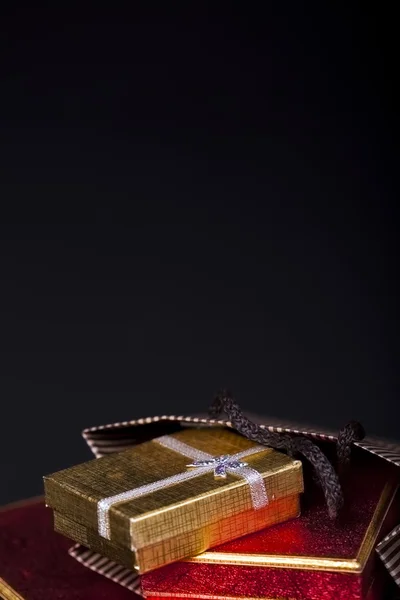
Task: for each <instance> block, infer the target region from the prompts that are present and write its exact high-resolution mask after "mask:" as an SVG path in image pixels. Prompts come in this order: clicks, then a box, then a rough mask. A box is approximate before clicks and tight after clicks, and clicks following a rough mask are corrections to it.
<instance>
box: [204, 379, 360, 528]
mask: <svg viewBox="0 0 400 600" xmlns="http://www.w3.org/2000/svg"><path fill="white" fill-rule="evenodd" d="M222 412H224V413H225V414H226V415H227V416H228V418H229V420H230V422H231V423H232V426H233V427H234V428H235V429H236V430H237V431H238V432H239V433H241V434H242V435H244V436H245V437H247V438H248V439H249V440H252V441H254V442H257V443H259V444H263V445H265V446H269V447H271V448H275V449H276V450H282V451H286V452H287V453H288V454H289V455H291V456H294V455H295V454H301V455H302V456H304V457H305V458H306V459H307V460H308V461H309V462H310V463H311V465H312V466H313V467H314V469H315V472H316V475H317V478H318V481H319V483H320V485H321V487H322V490H323V492H324V496H325V500H326V504H327V507H328V512H329V516H330V517H331V518H335V517H336V516H337V515H338V513H339V511H340V509H341V507H342V506H343V493H342V488H341V485H340V481H339V477H338V474H337V473H336V471H335V469H334V467H333V465H332V464H331V463H330V462H329V460H328V458H327V457H326V456H325V454H324V453H323V452H322V450H321V449H320V448H319V447H318V446H317V445H316V444H314V442H312V441H311V440H310V439H308V438H306V437H301V436H296V437H294V436H292V435H289V434H287V433H276V432H271V431H268V429H265V428H263V427H260V426H259V425H257V424H256V423H253V422H252V421H250V419H248V418H247V417H246V416H245V415H244V414H243V413H242V411H241V409H240V408H239V405H238V404H237V402H236V401H235V400H234V398H233V396H232V394H231V393H230V392H228V391H227V390H222V391H220V392H218V393H217V395H216V396H215V398H214V401H213V403H212V405H211V407H210V410H209V414H210V417H212V418H216V417H218V415H220V414H221V413H222ZM364 437H365V431H364V429H363V427H362V425H360V423H358V422H357V421H350V423H348V424H347V425H346V426H345V427H344V428H343V429H342V430H341V431H340V432H339V436H338V440H337V456H338V461H339V465H340V468H341V469H344V468H345V467H346V465H347V464H348V462H349V459H350V454H351V445H352V443H353V442H355V441H359V440H362V439H363V438H364Z"/></svg>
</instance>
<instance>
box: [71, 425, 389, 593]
mask: <svg viewBox="0 0 400 600" xmlns="http://www.w3.org/2000/svg"><path fill="white" fill-rule="evenodd" d="M248 416H249V417H250V418H251V420H252V421H255V422H258V423H259V424H260V426H261V427H265V428H266V429H268V430H269V431H272V432H279V433H292V434H297V435H304V436H306V437H309V438H313V439H316V440H321V441H324V440H328V441H335V440H336V439H337V435H336V434H335V433H334V432H332V431H328V430H321V429H319V428H318V430H317V429H316V428H315V427H311V426H304V425H302V426H300V425H298V424H295V423H287V422H286V423H280V422H278V421H276V420H274V419H266V418H263V419H262V421H263V422H264V423H265V421H266V420H268V423H269V425H265V424H263V422H262V421H261V419H260V417H254V416H253V415H248ZM199 424H200V425H201V424H204V425H209V426H213V425H215V426H218V425H224V426H226V427H232V425H231V423H230V422H229V421H225V420H215V419H207V418H205V417H186V416H182V415H181V416H174V415H163V416H157V417H147V418H144V419H136V420H134V421H123V422H121V423H112V424H109V425H101V426H99V427H92V428H90V429H85V430H84V431H83V433H82V435H83V437H84V439H85V441H86V443H87V444H88V446H89V448H90V449H91V451H92V452H93V454H94V456H95V457H96V458H99V457H101V456H105V455H106V454H111V453H112V452H121V451H122V450H126V449H127V448H130V447H132V446H134V445H136V444H138V443H141V442H143V441H147V440H150V439H152V438H155V437H158V436H159V435H165V433H171V432H173V431H178V430H179V429H181V428H182V427H190V426H196V425H199ZM356 445H357V446H359V447H360V448H363V449H364V450H366V451H367V452H371V453H372V454H375V455H377V456H379V457H380V458H382V459H384V460H387V461H388V462H390V463H392V464H395V465H397V466H398V467H400V442H394V441H387V440H381V439H378V438H368V437H367V438H365V439H364V440H363V441H362V442H357V443H356ZM377 553H378V555H379V556H380V558H381V560H382V562H383V564H384V565H385V567H386V568H387V570H388V571H389V573H390V574H391V576H392V577H393V579H394V581H395V582H396V584H397V585H398V586H399V587H400V525H398V526H397V527H396V528H395V529H394V530H393V531H392V532H391V533H390V534H389V535H387V536H386V537H385V538H384V539H383V540H382V542H381V543H380V544H379V545H378V547H377ZM70 554H71V556H73V557H74V558H76V560H78V561H79V562H81V563H82V564H83V565H85V566H86V567H88V568H90V569H92V570H93V571H96V572H97V573H100V574H101V575H104V576H105V577H108V578H109V579H112V580H113V581H115V582H117V583H119V584H121V585H123V586H125V587H127V588H128V589H130V590H132V591H133V592H135V593H136V594H140V577H139V576H138V575H137V574H136V573H134V572H132V571H129V570H128V569H126V568H125V567H121V566H120V565H118V564H117V563H115V562H113V561H111V560H109V559H107V558H104V557H102V556H100V554H97V553H95V552H92V551H91V550H88V549H87V548H84V547H83V546H80V545H79V544H76V545H75V546H74V547H73V548H71V549H70Z"/></svg>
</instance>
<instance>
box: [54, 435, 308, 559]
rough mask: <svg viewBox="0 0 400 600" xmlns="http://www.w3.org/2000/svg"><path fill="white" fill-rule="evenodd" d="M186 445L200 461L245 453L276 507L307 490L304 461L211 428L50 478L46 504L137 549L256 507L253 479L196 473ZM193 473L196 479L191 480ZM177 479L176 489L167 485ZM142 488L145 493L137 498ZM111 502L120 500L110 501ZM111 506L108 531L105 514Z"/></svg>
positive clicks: (154, 442) (159, 440)
mask: <svg viewBox="0 0 400 600" xmlns="http://www.w3.org/2000/svg"><path fill="white" fill-rule="evenodd" d="M166 438H168V439H167V440H166ZM167 442H168V443H167ZM177 444H178V445H177ZM185 446H186V447H187V446H190V448H192V449H195V450H196V451H198V452H200V456H202V454H201V453H207V455H212V456H216V457H221V456H226V455H229V456H232V455H237V454H238V453H241V454H245V455H246V456H245V457H244V458H242V459H240V460H243V461H245V463H246V464H247V468H248V469H250V470H251V471H252V472H253V473H254V472H256V474H257V477H258V478H259V479H261V481H262V483H263V487H264V490H265V492H266V498H267V501H268V502H273V501H274V500H276V499H279V498H282V497H285V496H289V495H293V494H299V493H300V492H302V491H303V479H302V465H301V462H300V461H296V460H293V459H291V458H290V457H288V456H286V455H285V454H282V453H280V452H276V451H275V450H272V449H270V448H266V447H260V446H257V445H256V444H254V443H253V442H250V441H249V440H247V439H246V438H244V437H242V436H240V435H238V434H236V433H233V432H232V431H229V430H226V429H223V428H209V427H208V428H204V427H203V428H191V429H187V430H183V431H179V432H176V433H173V434H171V435H169V436H162V437H161V438H156V439H154V440H151V441H149V442H145V443H143V444H139V445H137V446H134V447H132V448H128V449H127V450H125V451H123V452H119V453H116V454H111V455H108V456H104V457H102V458H100V459H97V460H91V461H88V462H86V463H83V464H80V465H77V466H74V467H71V468H69V469H64V470H63V471H59V472H58V473H55V474H53V475H49V476H47V477H45V478H44V482H45V493H46V503H47V505H48V506H50V507H51V508H53V509H54V510H56V511H58V512H59V513H61V514H65V515H68V516H70V517H71V519H73V520H74V521H75V522H77V523H80V524H81V525H84V526H85V527H88V528H92V529H95V530H98V531H99V535H103V537H108V539H110V540H117V541H118V544H120V545H122V546H124V547H128V548H130V549H131V550H137V549H140V548H143V547H146V546H148V545H151V544H155V543H157V542H158V541H161V540H165V539H169V538H173V537H174V536H177V535H182V534H184V533H185V532H189V531H192V530H193V529H196V528H201V527H203V526H204V525H206V524H209V523H211V522H213V521H217V520H218V519H220V518H221V517H222V516H223V517H225V518H226V517H229V516H233V515H236V514H239V513H242V512H245V511H248V510H251V509H252V508H254V493H253V492H254V488H252V486H251V485H250V484H249V478H248V477H244V476H241V475H240V473H239V471H238V474H236V473H235V471H234V468H235V466H234V465H233V466H232V464H231V463H229V460H228V467H229V464H231V466H232V468H231V469H230V470H229V468H228V470H227V471H226V472H225V473H222V474H221V476H220V477H215V473H214V472H213V471H214V467H215V471H216V470H217V468H222V470H223V465H222V467H221V464H218V465H213V467H212V469H211V470H210V468H211V467H208V470H207V469H205V468H204V465H198V466H197V467H196V466H195V467H193V466H192V467H190V468H188V465H190V464H192V465H193V464H194V463H196V462H198V461H193V460H190V459H188V454H186V455H185V454H182V453H181V450H182V447H183V448H184V447H185ZM200 462H204V461H200ZM205 462H207V461H205ZM239 462H240V461H239ZM188 472H191V473H193V476H192V477H191V478H189V479H187V478H186V477H187V473H188ZM195 472H196V473H195ZM181 475H182V478H181V479H179V478H180V477H181ZM177 476H178V479H177V480H175V481H174V483H173V484H172V485H159V483H160V481H164V482H165V481H166V479H167V478H176V477H177ZM145 486H146V488H145ZM147 486H148V487H147ZM139 488H140V489H141V490H142V491H143V490H144V492H143V493H142V492H139V493H137V494H136V495H135V493H134V494H133V496H132V495H129V494H130V492H131V491H132V490H135V491H136V490H138V489H139ZM146 490H147V491H146ZM256 491H257V490H256ZM127 492H129V494H128V496H125V494H126V493H127ZM256 496H257V494H256ZM110 498H114V499H117V501H113V502H109V503H108V502H107V501H106V502H105V499H110ZM258 499H259V496H258ZM104 502H105V505H106V507H107V519H108V529H107V528H105V527H104V523H102V522H101V515H100V512H99V506H103V505H104ZM102 514H103V516H104V510H103V513H102Z"/></svg>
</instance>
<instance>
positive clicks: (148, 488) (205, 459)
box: [97, 435, 268, 540]
mask: <svg viewBox="0 0 400 600" xmlns="http://www.w3.org/2000/svg"><path fill="white" fill-rule="evenodd" d="M153 442H157V444H160V445H161V446H164V448H169V449H170V450H173V451H174V452H178V453H179V454H182V455H183V456H186V457H187V458H190V459H191V460H192V461H193V462H192V463H191V464H189V465H187V466H188V467H189V468H190V470H188V471H183V472H182V473H178V474H177V475H172V476H171V477H166V478H165V479H160V480H159V481H154V482H153V483H149V484H147V485H142V486H140V487H138V488H135V489H133V490H128V491H126V492H122V493H120V494H116V495H115V496H109V497H108V498H103V500H100V501H99V502H98V504H97V520H98V531H99V535H101V537H104V538H106V539H108V540H109V539H110V537H111V532H110V514H109V511H110V508H111V507H112V506H114V504H119V503H120V502H128V501H130V500H134V499H135V498H140V497H142V496H145V495H147V494H152V493H153V492H156V491H158V490H161V489H164V488H167V487H169V486H171V485H176V484H177V483H181V482H183V481H188V480H190V479H193V478H195V477H199V476H200V475H203V474H204V473H211V472H214V475H215V477H222V478H225V477H226V476H227V474H228V473H229V474H232V475H236V476H238V477H242V478H243V479H245V480H246V481H247V483H248V484H249V488H250V494H251V501H252V505H253V508H254V509H256V510H258V509H260V508H263V507H264V506H266V505H267V504H268V496H267V492H266V489H265V484H264V480H263V478H262V475H261V474H260V473H259V472H258V471H256V470H255V469H252V468H251V467H249V466H248V465H247V463H245V462H242V460H241V459H242V458H245V457H246V456H251V455H252V454H258V453H259V452H265V451H266V450H267V448H266V447H265V446H254V447H253V448H248V449H247V450H243V451H242V452H238V453H237V454H232V455H224V456H213V455H212V454H209V453H208V452H202V451H201V450H197V449H196V448H193V447H192V446H189V445H188V444H185V443H184V442H181V441H179V440H177V439H176V438H174V437H172V436H169V435H164V436H162V437H159V438H156V439H154V440H153Z"/></svg>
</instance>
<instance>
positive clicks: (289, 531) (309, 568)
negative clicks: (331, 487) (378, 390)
mask: <svg viewBox="0 0 400 600" xmlns="http://www.w3.org/2000/svg"><path fill="white" fill-rule="evenodd" d="M354 454H355V456H354V458H353V459H352V466H351V470H350V476H349V477H347V478H346V480H345V481H344V482H343V491H344V496H345V507H344V509H343V510H342V512H341V515H340V517H339V518H338V519H337V520H336V521H331V520H330V519H329V517H328V516H327V510H326V507H325V505H324V500H323V498H322V495H321V493H320V490H319V489H317V488H316V487H315V486H313V485H310V483H309V484H308V486H306V494H305V496H304V498H303V503H304V505H303V509H302V515H301V516H300V518H298V519H296V520H293V521H290V522H288V523H285V524H282V525H277V526H274V527H271V528H268V529H265V530H263V531H260V532H258V533H255V534H251V535H247V536H245V537H242V538H240V539H237V540H235V541H232V542H228V543H225V544H223V545H221V546H218V547H216V548H214V549H212V550H211V551H208V552H205V553H203V554H200V555H199V556H196V557H194V558H192V559H190V560H186V561H180V562H177V563H174V564H171V565H169V566H167V567H163V568H161V569H158V570H156V571H153V572H151V573H148V574H146V575H144V576H143V577H142V581H141V583H142V592H143V595H144V596H145V597H147V598H148V599H151V600H156V598H157V599H163V600H165V598H170V599H171V600H172V599H173V598H192V600H195V599H202V600H222V599H224V600H228V599H229V600H232V599H235V600H239V599H242V598H243V599H244V598H249V599H255V598H257V599H264V600H267V599H268V600H278V599H279V600H285V599H287V600H289V599H290V600H365V599H367V598H370V597H375V598H376V597H380V596H379V595H378V596H377V595H376V592H375V589H376V588H375V587H374V586H373V585H372V584H373V581H374V578H375V575H376V570H377V568H379V567H380V566H381V565H380V564H377V563H378V558H377V556H376V553H375V548H376V545H377V543H378V542H379V541H380V540H381V539H382V538H383V537H384V536H385V535H386V534H387V533H388V532H389V531H391V529H392V528H393V527H394V525H395V524H396V523H398V521H399V518H400V497H399V492H398V470H397V469H392V468H391V466H390V465H385V464H383V463H382V460H380V459H378V458H377V457H374V456H372V455H366V453H364V452H363V451H359V452H355V453H354Z"/></svg>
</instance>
